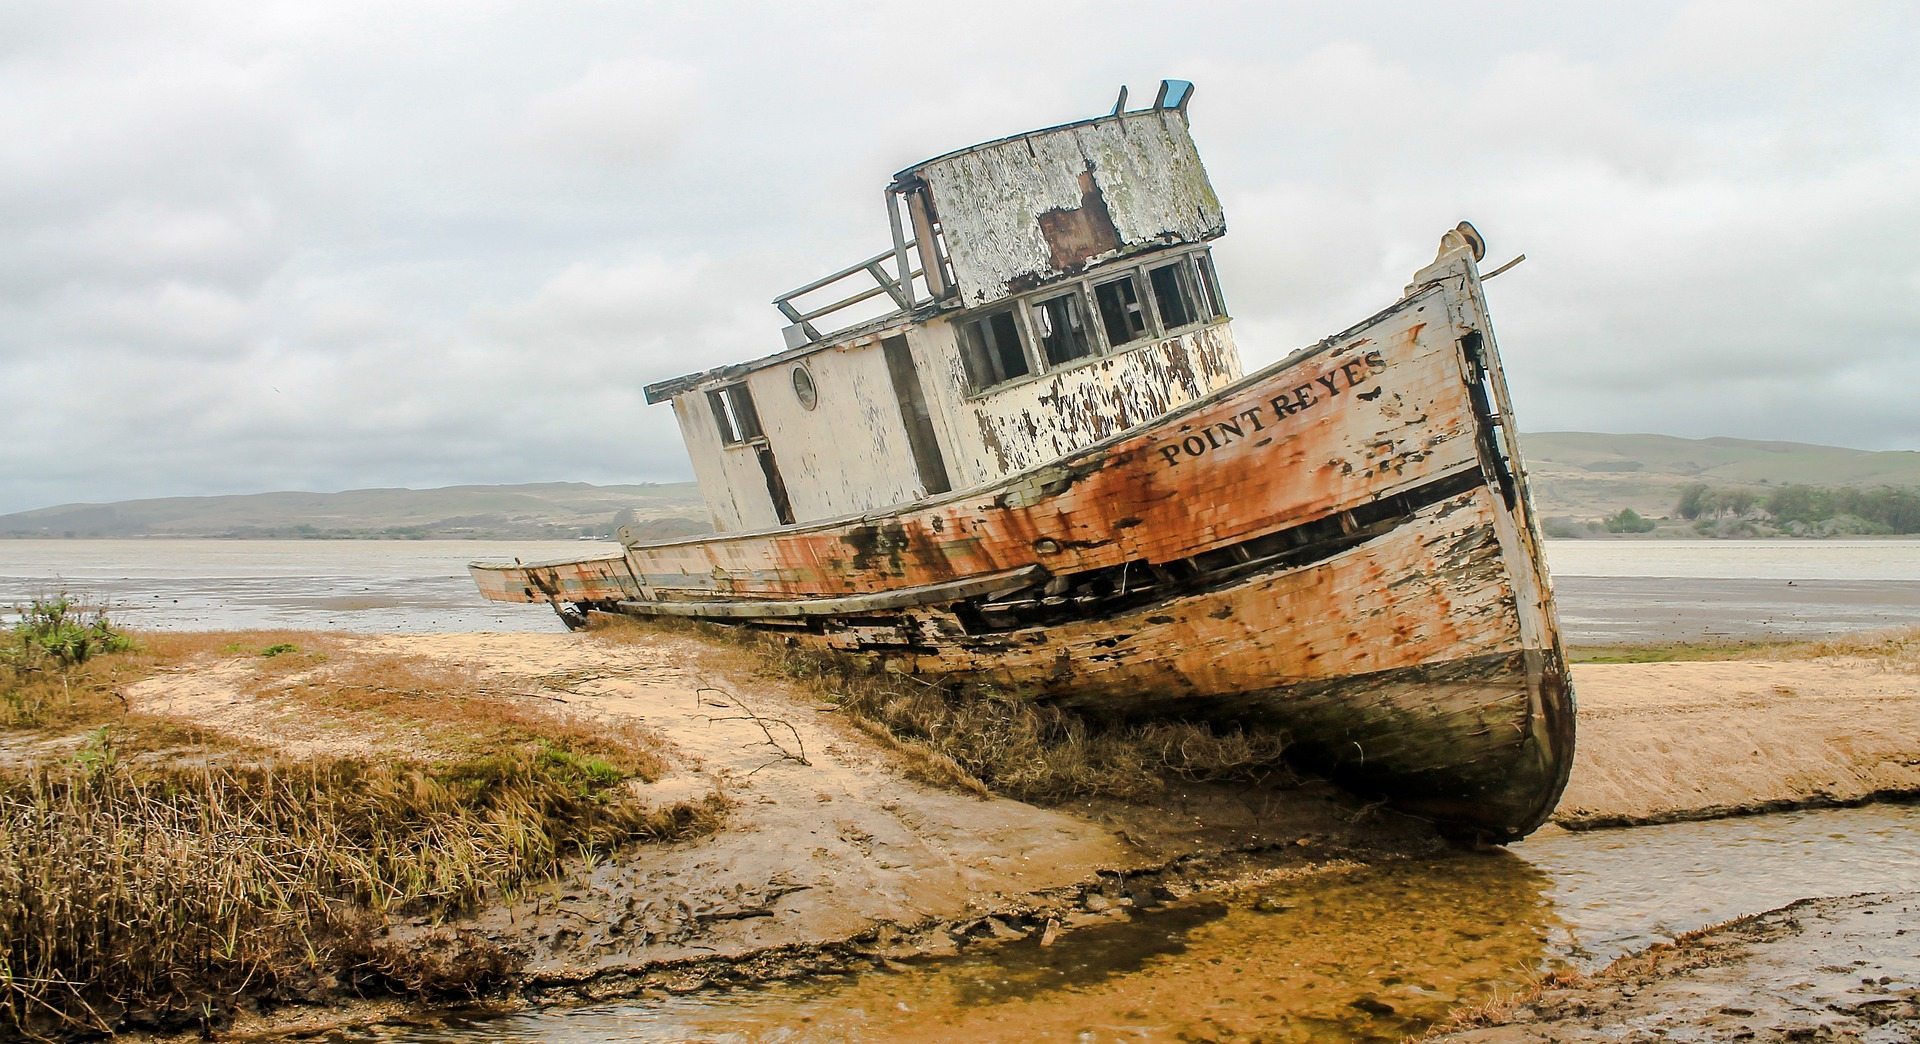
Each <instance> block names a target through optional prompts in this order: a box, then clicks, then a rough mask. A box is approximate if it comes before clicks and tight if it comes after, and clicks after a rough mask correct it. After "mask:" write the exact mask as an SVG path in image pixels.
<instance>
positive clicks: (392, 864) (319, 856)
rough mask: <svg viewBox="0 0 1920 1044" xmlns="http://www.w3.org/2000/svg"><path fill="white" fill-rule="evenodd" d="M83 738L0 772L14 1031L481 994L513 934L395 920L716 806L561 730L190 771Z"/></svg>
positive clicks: (701, 820) (685, 824)
mask: <svg viewBox="0 0 1920 1044" xmlns="http://www.w3.org/2000/svg"><path fill="white" fill-rule="evenodd" d="M88 750H89V751H90V752H91V753H89V754H88V755H87V756H84V757H81V758H77V759H75V760H74V761H73V762H71V763H67V764H58V765H41V766H38V767H36V768H33V769H31V770H27V771H22V772H16V773H12V774H9V775H7V776H4V777H0V853H4V856H3V857H0V1031H4V1033H10V1034H61V1035H70V1034H78V1033H93V1032H106V1031H109V1030H111V1029H113V1028H115V1027H117V1026H124V1025H129V1024H132V1025H178V1023H179V1021H180V1020H181V1019H183V1018H184V1019H188V1020H191V1019H192V1018H196V1017H202V1016H205V1015H206V1014H207V1013H214V1014H215V1015H217V1014H218V1013H220V1012H222V1011H223V1010H226V1009H228V1008H230V1007H231V1005H232V1004H233V1003H234V1002H235V1000H236V999H237V998H239V997H241V996H245V995H252V996H268V997H275V996H278V997H283V998H298V997H303V996H308V995H313V994H316V993H322V994H323V993H325V992H328V991H330V990H333V989H337V988H341V987H346V988H355V989H368V988H371V989H379V990H400V991H403V992H410V993H423V994H429V995H445V994H451V993H465V994H469V995H471V994H477V993H478V992H480V991H482V990H484V989H486V988H487V987H489V986H491V985H493V984H494V983H495V982H497V981H498V980H499V978H500V977H501V976H503V975H505V974H507V973H508V972H510V971H511V970H512V964H513V962H512V960H511V959H510V958H509V957H508V956H507V955H506V954H504V953H503V952H500V951H498V950H497V948H494V947H492V945H491V944H489V943H487V942H485V941H484V940H481V939H479V938H477V937H470V936H463V935H461V934H460V933H448V932H446V931H444V930H441V931H440V932H438V933H437V935H436V936H435V938H436V939H437V940H438V941H437V943H436V944H435V945H429V946H423V945H416V943H419V942H420V940H395V939H388V938H384V937H383V935H384V933H383V931H382V928H383V927H384V926H385V925H386V924H387V923H388V919H389V918H390V917H394V916H397V915H444V914H452V913H459V912H462V911H467V910H471V909H473V908H474V907H475V906H477V905H478V904H480V903H481V902H482V901H484V900H486V899H488V898H491V897H495V896H500V895H505V894H510V893H512V892H513V891H514V890H515V889H517V888H519V887H521V886H523V885H525V884H527V883H528V882H530V881H533V880H537V879H540V878H543V877H545V876H548V875H550V874H552V873H553V872H555V871H556V870H557V869H558V868H559V866H560V864H561V862H562V861H563V860H565V859H567V858H568V857H570V856H576V855H586V856H595V855H601V854H604V853H606V852H609V851H612V850H613V849H615V848H617V847H619V846H621V845H624V844H628V843H632V842H636V841H654V840H670V839H677V838H683V837H688V836H693V835H696V834H699V833H704V832H707V831H710V830H712V829H713V828H714V827H715V826H716V825H717V824H718V821H719V817H720V815H721V812H722V808H721V807H720V805H719V803H718V802H717V801H715V800H708V801H702V802H695V803H683V804H677V805H673V806H669V807H665V808H652V807H647V806H644V805H641V804H639V803H636V802H633V801H630V800H624V798H625V797H626V795H625V794H624V793H623V789H624V788H623V787H622V784H623V783H624V781H625V779H626V778H628V777H626V775H625V774H624V773H621V772H619V771H617V770H614V769H612V768H611V766H608V765H606V764H605V763H604V762H598V761H597V760H595V759H592V758H586V757H582V756H580V755H578V754H576V753H574V752H569V751H565V750H564V749H562V748H554V747H549V748H544V749H541V748H514V749H509V750H505V751H501V752H497V753H494V754H491V755H488V756H484V757H475V758H469V759H464V760H460V761H451V762H421V761H408V760H399V761H386V762H379V763H371V764H370V763H367V762H362V761H358V760H351V759H340V758H320V759H312V760H307V761H302V762H297V763H292V764H264V765H254V766H237V765H219V766H213V765H206V766H201V767H200V768H198V769H191V770H180V769H166V770H156V769H151V768H141V767H136V766H135V765H134V764H132V763H130V762H128V761H126V760H123V759H120V758H117V757H115V756H114V751H113V748H112V745H111V739H110V735H103V736H101V737H100V738H99V739H98V740H96V741H95V742H93V743H91V744H90V745H89V748H88ZM427 941H428V942H434V939H429V940H427Z"/></svg>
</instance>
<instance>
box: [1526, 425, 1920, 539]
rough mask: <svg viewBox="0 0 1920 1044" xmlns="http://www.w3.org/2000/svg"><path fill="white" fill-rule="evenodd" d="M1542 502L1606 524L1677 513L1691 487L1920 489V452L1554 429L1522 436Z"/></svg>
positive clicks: (1543, 507) (1552, 513) (1544, 508)
mask: <svg viewBox="0 0 1920 1044" xmlns="http://www.w3.org/2000/svg"><path fill="white" fill-rule="evenodd" d="M1520 447H1521V453H1522V454H1523V455H1524V456H1525V457H1526V462H1527V472H1528V474H1529V475H1530V476H1531V478H1532V481H1533V493H1534V502H1535V504H1536V505H1537V506H1538V508H1539V510H1540V513H1541V514H1542V515H1544V516H1547V517H1567V518H1577V519H1591V518H1599V517H1602V516H1605V515H1610V514H1612V513H1614V512H1616V511H1619V510H1620V509H1622V508H1632V509H1634V510H1635V511H1638V512H1640V513H1641V514H1643V515H1648V516H1661V515H1667V514H1670V513H1672V511H1673V508H1674V504H1675V502H1676V501H1677V500H1678V499H1679V496H1680V490H1681V488H1682V487H1683V486H1686V485H1687V484H1688V483H1693V482H1704V483H1707V484H1708V485H1711V486H1715V487H1749V488H1752V489H1753V490H1755V491H1758V492H1763V493H1764V492H1765V491H1767V490H1768V489H1770V488H1773V487H1778V486H1788V485H1811V486H1829V487H1832V486H1843V487H1851V488H1868V487H1875V486H1901V487H1920V452H1915V451H1912V450H1880V451H1875V450H1856V449H1845V448H1842V447H1839V446H1816V445H1811V444H1808V443H1801V442H1756V441H1752V440H1749V439H1727V438H1712V439H1681V438H1675V437H1673V436H1671V435H1608V434H1598V433H1594V432H1582V431H1548V432H1536V433H1533V434H1526V435H1522V436H1521V437H1520Z"/></svg>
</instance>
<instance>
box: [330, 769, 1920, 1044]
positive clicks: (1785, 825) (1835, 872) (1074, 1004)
mask: <svg viewBox="0 0 1920 1044" xmlns="http://www.w3.org/2000/svg"><path fill="white" fill-rule="evenodd" d="M1916 888H1920V808H1916V807H1911V806H1873V807H1868V808H1861V809H1843V810H1832V811H1819V812H1804V813H1790V814H1785V815H1776V816H1764V817H1754V818H1746V819H1730V820H1720V821H1715V822H1707V823H1681V824H1673V825H1669V826H1660V827H1644V828H1639V829H1634V830H1619V831H1604V832H1598V833H1589V834H1567V833H1559V832H1548V833H1547V834H1544V835H1538V836H1536V837H1534V838H1532V839H1530V840H1528V841H1526V842H1523V843H1521V844H1519V845H1516V846H1514V847H1513V848H1512V849H1510V850H1506V851H1496V852H1489V853H1460V854H1457V855H1451V856H1447V857H1443V858H1437V859H1425V860H1408V861H1404V862H1396V863H1390V864H1383V865H1380V866H1375V867H1370V868H1366V869H1363V870H1359V871H1355V872H1351V873H1345V874H1339V875H1333V876H1329V877H1323V878H1321V879H1318V880H1312V881H1294V882H1289V883H1288V884H1286V885H1284V886H1278V887H1276V888H1274V889H1272V890H1270V891H1267V892H1264V893H1259V894H1254V895H1249V896H1244V897H1235V898H1234V899H1233V900H1232V901H1230V902H1229V901H1223V900H1222V899H1220V898H1219V897H1198V898H1196V899H1194V900H1189V901H1186V902H1183V903H1179V904H1175V905H1173V906H1172V907H1169V908H1167V909H1164V910H1160V911H1155V912H1151V913H1144V914H1138V915H1135V916H1132V917H1129V918H1124V919H1119V920H1115V921H1113V922H1112V923H1108V924H1103V925H1096V926H1092V927H1088V928H1083V929H1079V930H1076V931H1072V932H1069V933H1067V934H1065V935H1063V936H1061V938H1060V940H1059V942H1058V943H1056V944H1055V945H1054V946H1052V947H1050V948H1044V949H1043V948H1041V947H1039V946H1037V945H1035V944H1034V943H1032V942H1025V943H1015V944H1013V945H1011V946H1008V947H1004V948H1001V949H999V950H991V951H978V952H974V953H970V954H967V955H964V956H962V957H958V958H953V959H948V960H938V961H927V962H919V963H915V964H913V965H910V966H909V967H908V968H907V969H906V970H904V971H896V972H875V973H866V974H861V975H852V976H839V977H829V978H827V979H824V980H812V981H808V982H804V983H788V984H775V985H770V986H765V987H760V988H756V989H745V990H735V991H729V992H718V993H702V994H697V995H690V996H686V997H670V998H662V999H640V1000H635V1001H630V1002H623V1003H619V1004H611V1005H600V1006H595V1007H586V1008H574V1009H565V1010H546V1011H539V1012H530V1013H526V1014H523V1015H518V1016H513V1017H508V1018H500V1019H489V1020H485V1021H475V1022H462V1021H457V1020H456V1021H452V1022H448V1023H445V1024H442V1025H438V1026H434V1027H431V1028H419V1027H414V1028H405V1029H401V1028H394V1027H372V1028H367V1029H364V1030H361V1031H357V1032H354V1033H348V1034H342V1035H339V1036H337V1037H335V1038H333V1039H335V1040H339V1041H348V1040H381V1041H410V1042H419V1044H455V1042H459V1044H466V1042H472V1041H479V1040H487V1041H513V1042H520V1041H526V1042H532V1041H563V1042H566V1041H580V1042H585V1041H635V1042H639V1041H667V1040H675V1041H678V1040H713V1041H770V1042H772V1041H801V1040H873V1041H895V1040H1020V1041H1050V1040H1071V1041H1111V1040H1128V1041H1137V1040H1185V1039H1196V1038H1199V1039H1214V1040H1239V1039H1255V1038H1257V1039H1260V1040H1270V1041H1309V1040H1334V1041H1384V1040H1398V1039H1400V1038H1401V1037H1402V1036H1403V1035H1405V1034H1409V1033H1416V1032H1419V1031H1420V1030H1422V1029H1424V1028H1425V1027H1426V1026H1427V1025H1428V1024H1430V1023H1431V1021H1432V1020H1434V1019H1436V1018H1438V1017H1440V1016H1441V1015H1443V1014H1444V1013H1445V1012H1446V1011H1447V1010H1449V1009H1450V1008H1452V1007H1453V1006H1455V1005H1456V1004H1459V1003H1471V1002H1474V1001H1477V1000H1480V999H1484V998H1486V997H1488V996H1491V995H1493V994H1495V993H1497V992H1502V991H1509V990H1513V989H1516V988H1519V987H1521V986H1523V985H1524V984H1525V983H1527V982H1528V981H1529V980H1530V979H1531V978H1533V977H1534V976H1536V975H1538V974H1539V973H1541V972H1542V971H1545V970H1547V969H1549V968H1552V967H1556V966H1561V967H1575V968H1592V967H1595V966H1597V965H1599V964H1602V963H1605V962H1606V961H1608V960H1611V959H1612V958H1613V957H1615V956H1618V955H1619V954H1621V953H1624V952H1627V951H1629V950H1633V949H1637V948H1640V947H1643V946H1646V945H1647V944H1649V943H1652V942H1655V941H1659V940H1661V939H1666V938H1671V937H1672V936H1673V935H1675V934H1678V933H1680V932H1683V931H1687V930H1690V929H1693V928H1698V927H1700V926H1702V925H1706V924H1711V923H1714V922H1717V921H1722V920H1726V919H1728V918H1731V917H1736V916H1739V915H1742V914H1748V913H1756V912H1759V911H1761V910H1766V909H1771V908H1773V907H1777V906H1781V905H1784V904H1786V903H1788V902H1791V901H1793V900H1795V899H1800V898H1806V897H1811V896H1823V895H1847V894H1852V893H1855V892H1866V891H1891V890H1908V889H1916Z"/></svg>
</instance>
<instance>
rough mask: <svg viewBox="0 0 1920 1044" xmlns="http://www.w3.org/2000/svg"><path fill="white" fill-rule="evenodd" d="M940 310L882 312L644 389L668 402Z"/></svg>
mask: <svg viewBox="0 0 1920 1044" xmlns="http://www.w3.org/2000/svg"><path fill="white" fill-rule="evenodd" d="M938 311H939V307H938V306H937V305H934V304H926V305H923V306H921V307H920V308H918V309H915V310H914V311H913V312H910V313H906V314H902V313H898V312H896V313H894V314H892V315H883V316H881V317H879V318H878V319H874V320H872V321H871V322H866V323H862V324H860V325H859V326H855V327H852V328H850V329H846V330H842V331H840V332H839V333H837V334H835V335H834V336H833V337H832V338H830V339H828V340H824V341H814V342H812V343H809V344H803V345H800V346H799V347H797V348H788V349H786V350H785V351H779V352H774V353H773V354H772V355H763V356H760V357H759V358H757V359H748V360H746V361H744V362H737V363H728V364H726V365H725V366H716V367H714V368H713V369H711V370H701V371H700V372H698V373H689V374H684V375H682V376H679V377H670V378H668V379H666V380H664V381H655V382H654V383H652V384H649V385H647V386H646V387H645V388H644V389H643V391H644V392H645V394H646V397H647V404H648V405H653V404H655V403H661V402H666V401H667V400H669V399H671V398H673V397H674V396H676V395H679V394H680V393H682V392H687V391H692V390H693V389H695V388H698V387H700V386H701V385H703V384H707V383H709V382H713V381H730V380H734V379H737V378H740V377H745V376H746V375H747V374H750V373H753V372H754V371H756V370H764V369H767V368H768V367H772V366H779V365H780V364H782V363H789V362H793V361H794V360H796V359H804V358H806V357H807V356H810V355H815V354H818V353H820V352H824V351H829V350H831V349H834V348H839V347H842V346H844V345H847V344H850V343H852V342H854V341H860V340H865V339H867V338H870V337H874V336H876V335H878V334H880V333H882V332H885V331H889V330H896V329H905V328H906V327H909V326H912V325H914V324H915V323H918V322H921V321H923V320H924V319H926V317H927V316H929V315H931V314H933V313H935V312H938Z"/></svg>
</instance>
